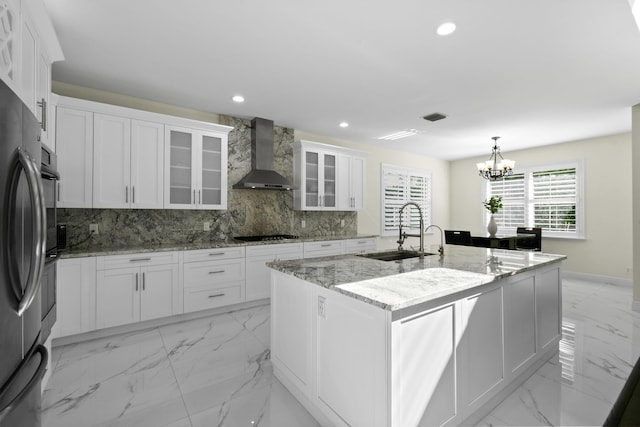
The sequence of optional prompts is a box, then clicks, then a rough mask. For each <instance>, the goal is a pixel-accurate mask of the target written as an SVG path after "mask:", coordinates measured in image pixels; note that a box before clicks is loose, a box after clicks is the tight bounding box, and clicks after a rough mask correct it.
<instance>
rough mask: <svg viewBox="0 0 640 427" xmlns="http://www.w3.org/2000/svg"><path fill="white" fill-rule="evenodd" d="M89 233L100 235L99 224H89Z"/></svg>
mask: <svg viewBox="0 0 640 427" xmlns="http://www.w3.org/2000/svg"><path fill="white" fill-rule="evenodd" d="M89 233H90V234H100V231H99V230H98V224H89Z"/></svg>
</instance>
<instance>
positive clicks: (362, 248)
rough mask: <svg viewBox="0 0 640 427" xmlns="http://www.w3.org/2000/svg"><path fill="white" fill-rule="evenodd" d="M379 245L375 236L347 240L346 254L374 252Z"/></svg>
mask: <svg viewBox="0 0 640 427" xmlns="http://www.w3.org/2000/svg"><path fill="white" fill-rule="evenodd" d="M377 247H378V244H377V241H376V238H375V237H366V238H362V239H349V240H345V248H344V253H345V254H359V253H363V252H374V251H375V250H376V249H377Z"/></svg>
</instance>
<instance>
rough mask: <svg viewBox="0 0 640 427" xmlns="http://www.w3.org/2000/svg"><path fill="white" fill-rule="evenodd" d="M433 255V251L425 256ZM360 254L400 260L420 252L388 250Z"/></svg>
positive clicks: (386, 259) (365, 256)
mask: <svg viewBox="0 0 640 427" xmlns="http://www.w3.org/2000/svg"><path fill="white" fill-rule="evenodd" d="M429 255H433V254H431V253H425V254H424V256H429ZM358 256H361V257H364V258H371V259H377V260H379V261H398V260H401V259H407V258H417V257H419V256H420V253H418V252H417V251H397V250H395V251H386V252H369V253H364V254H358Z"/></svg>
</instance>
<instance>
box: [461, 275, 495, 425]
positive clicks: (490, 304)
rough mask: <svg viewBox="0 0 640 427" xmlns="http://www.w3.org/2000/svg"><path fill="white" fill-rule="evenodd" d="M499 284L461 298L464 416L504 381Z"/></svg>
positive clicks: (487, 397)
mask: <svg viewBox="0 0 640 427" xmlns="http://www.w3.org/2000/svg"><path fill="white" fill-rule="evenodd" d="M502 294H503V287H502V286H501V283H498V284H497V285H494V286H492V287H490V288H489V289H487V290H484V291H482V292H481V293H478V294H475V295H472V296H470V297H467V298H465V299H463V300H461V301H460V305H461V311H462V322H461V324H460V327H461V333H462V338H461V340H460V347H459V348H461V349H464V351H463V356H462V357H463V361H462V363H463V367H462V369H461V370H462V371H463V372H464V373H465V374H464V383H463V384H464V385H463V387H462V389H461V390H460V391H461V397H462V404H463V405H464V408H463V415H464V416H466V415H467V414H468V413H471V412H473V411H475V410H476V409H477V408H479V407H480V406H482V405H483V404H484V403H486V401H487V400H488V399H489V398H490V397H492V396H493V394H494V390H496V389H497V388H498V387H500V386H501V385H502V382H503V381H504V358H503V333H502V330H503V329H502V313H503V304H502Z"/></svg>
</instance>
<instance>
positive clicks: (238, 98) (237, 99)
mask: <svg viewBox="0 0 640 427" xmlns="http://www.w3.org/2000/svg"><path fill="white" fill-rule="evenodd" d="M231 99H232V100H233V102H244V96H242V95H234V96H233V98H231Z"/></svg>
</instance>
